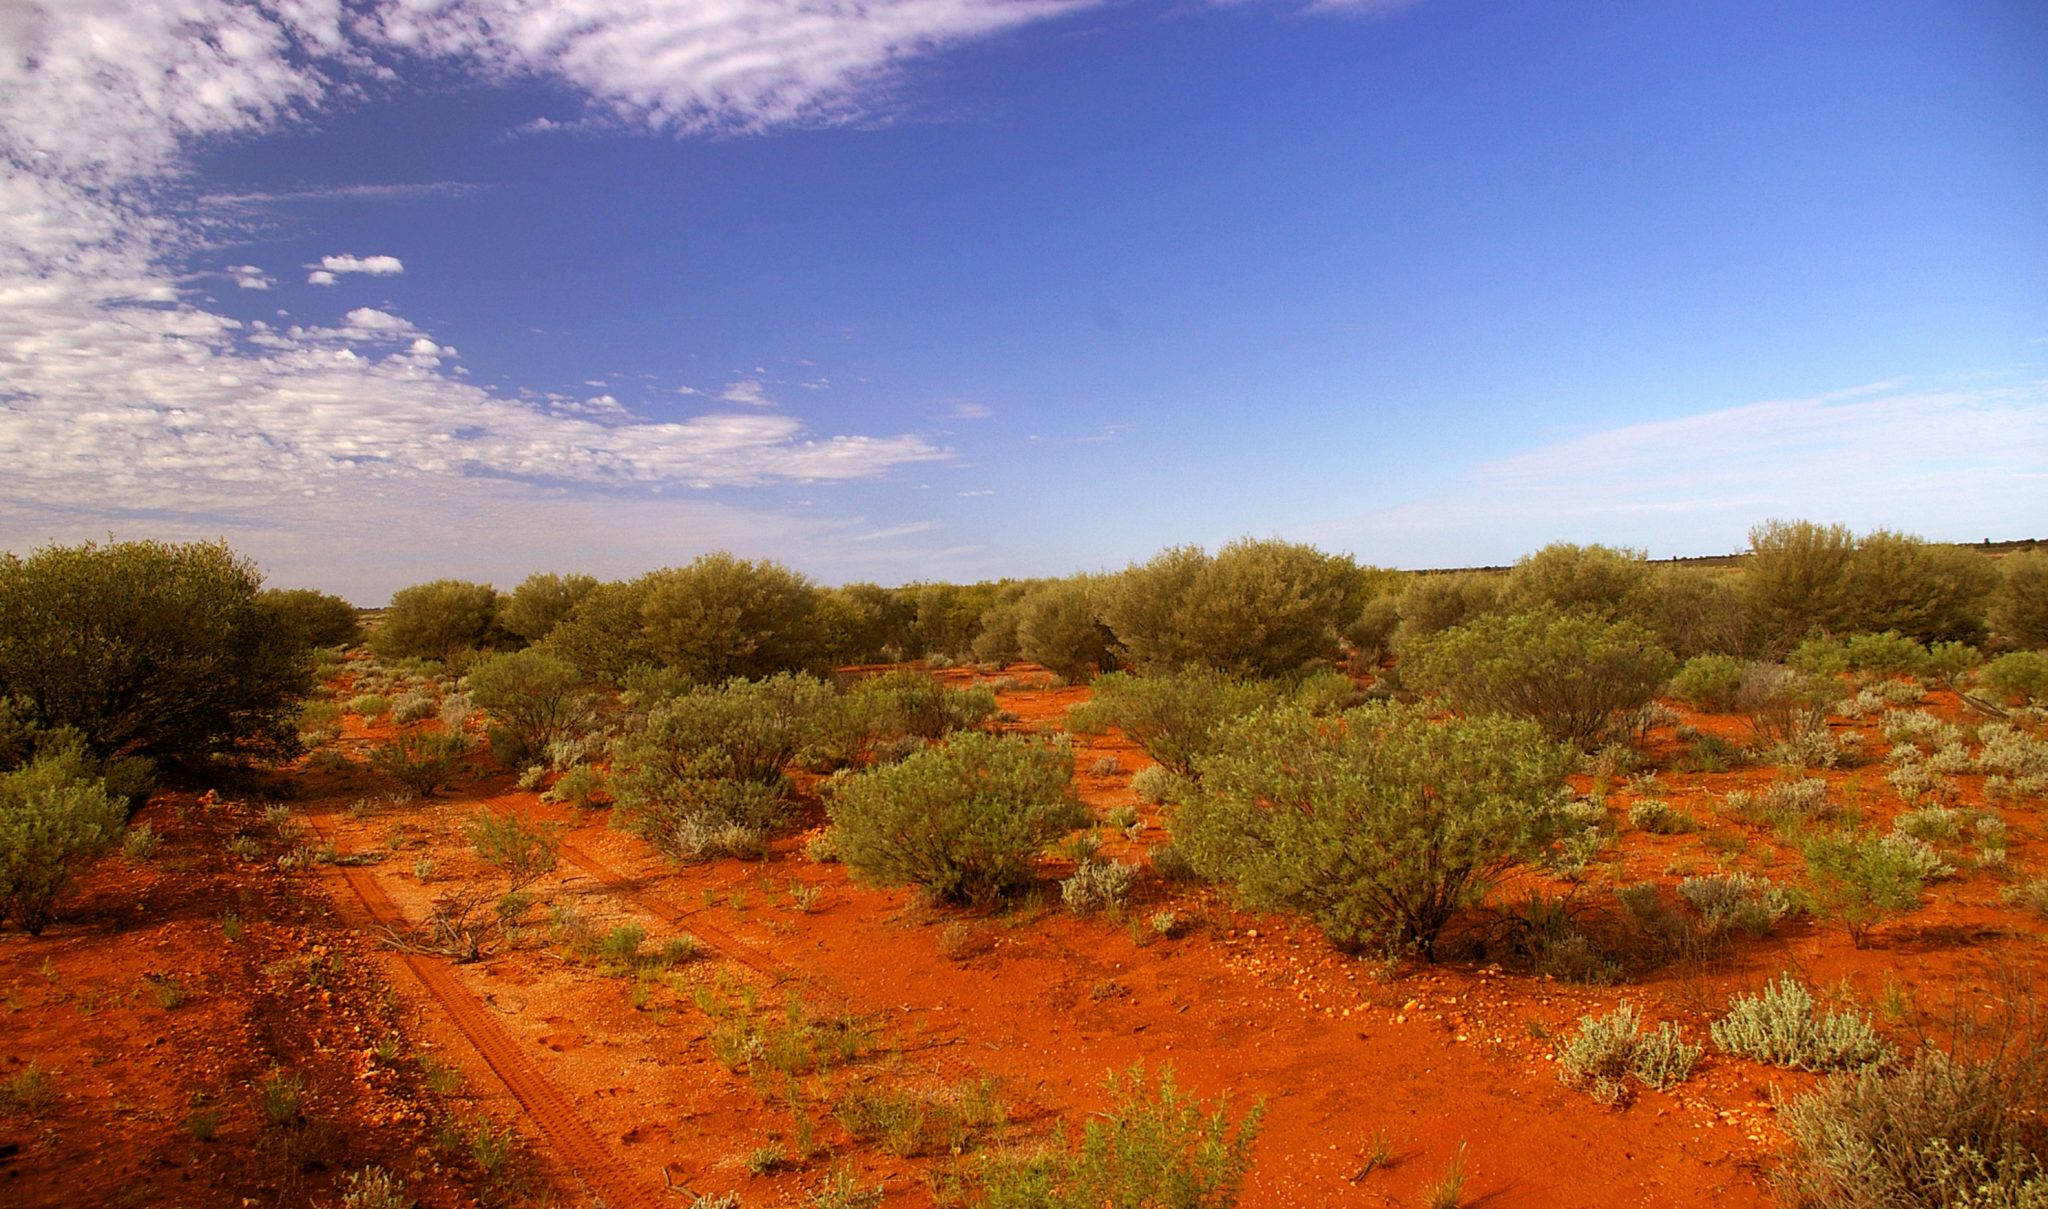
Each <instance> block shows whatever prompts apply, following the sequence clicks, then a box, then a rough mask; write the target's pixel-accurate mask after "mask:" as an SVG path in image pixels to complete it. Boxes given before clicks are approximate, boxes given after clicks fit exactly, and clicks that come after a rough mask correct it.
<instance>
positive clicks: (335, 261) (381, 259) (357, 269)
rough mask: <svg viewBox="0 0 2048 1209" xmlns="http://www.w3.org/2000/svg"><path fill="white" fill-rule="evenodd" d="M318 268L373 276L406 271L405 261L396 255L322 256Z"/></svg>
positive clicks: (326, 271)
mask: <svg viewBox="0 0 2048 1209" xmlns="http://www.w3.org/2000/svg"><path fill="white" fill-rule="evenodd" d="M306 267H307V268H309V269H310V268H314V267H315V266H313V265H307V266H306ZM318 268H319V271H321V272H323V273H333V274H341V273H364V274H367V275H369V276H371V277H396V276H398V275H399V274H400V273H403V272H405V264H404V262H403V261H401V260H399V259H398V257H396V256H322V257H321V258H320V264H319V266H318ZM321 284H323V285H325V284H329V283H327V282H322V283H321Z"/></svg>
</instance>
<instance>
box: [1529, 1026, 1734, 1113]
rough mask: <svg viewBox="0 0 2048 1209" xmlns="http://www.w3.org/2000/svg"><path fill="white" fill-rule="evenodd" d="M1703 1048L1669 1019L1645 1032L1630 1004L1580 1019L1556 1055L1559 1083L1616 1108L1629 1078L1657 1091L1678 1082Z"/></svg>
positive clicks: (1680, 1081) (1625, 1096)
mask: <svg viewBox="0 0 2048 1209" xmlns="http://www.w3.org/2000/svg"><path fill="white" fill-rule="evenodd" d="M1703 1048H1704V1047H1702V1046H1700V1045H1698V1044H1695V1043H1689V1042H1687V1041H1686V1040H1685V1034H1684V1033H1683V1032H1681V1031H1680V1030H1679V1028H1678V1026H1677V1025H1675V1024H1673V1023H1671V1022H1670V1021H1668V1020H1667V1021H1665V1022H1664V1023H1662V1024H1659V1025H1658V1026H1657V1027H1656V1029H1655V1030H1654V1031H1651V1032H1647V1033H1646V1032H1644V1031H1643V1022H1642V1017H1641V1016H1640V1015H1639V1014H1638V1013H1637V1012H1636V1008H1635V1005H1634V1004H1630V1003H1623V1004H1621V1005H1620V1006H1618V1007H1616V1008H1615V1009H1614V1010H1613V1011H1612V1012H1609V1013H1608V1014H1607V1015H1605V1016H1582V1017H1580V1018H1579V1028H1578V1031H1577V1032H1575V1033H1573V1034H1572V1035H1571V1036H1570V1037H1568V1038H1566V1039H1565V1043H1564V1045H1563V1046H1562V1047H1561V1048H1560V1049H1559V1051H1558V1055H1557V1061H1558V1078H1559V1079H1561V1080H1562V1081H1563V1082H1564V1083H1565V1084H1566V1085H1568V1086H1571V1087H1582V1088H1585V1089H1586V1090H1587V1091H1588V1092H1589V1093H1591V1095H1592V1096H1593V1098H1594V1099H1596V1100H1598V1101H1600V1102H1601V1103H1603V1104H1619V1103H1621V1102H1622V1101H1623V1100H1624V1099H1626V1098H1627V1096H1628V1083H1627V1080H1629V1079H1631V1078H1633V1079H1635V1080H1636V1081H1637V1082H1639V1083H1641V1084H1643V1085H1644V1086H1646V1087H1651V1088H1656V1089H1658V1090H1660V1091H1661V1090H1663V1089H1664V1088H1667V1087H1671V1086H1673V1085H1675V1084H1678V1083H1683V1082H1684V1081H1685V1080H1686V1078H1687V1077H1689V1076H1690V1075H1691V1074H1692V1068H1693V1064H1694V1063H1695V1062H1697V1061H1699V1057H1700V1052H1701V1050H1702V1049H1703Z"/></svg>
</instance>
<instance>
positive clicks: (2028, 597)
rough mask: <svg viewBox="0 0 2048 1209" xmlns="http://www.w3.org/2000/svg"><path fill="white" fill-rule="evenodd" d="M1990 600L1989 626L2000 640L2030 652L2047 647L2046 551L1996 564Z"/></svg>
mask: <svg viewBox="0 0 2048 1209" xmlns="http://www.w3.org/2000/svg"><path fill="white" fill-rule="evenodd" d="M1998 569H1999V572H2000V576H1999V583H1998V586H1997V587H1996V588H1994V589H1993V591H1992V596H1991V625H1992V628H1993V629H1994V630H1996V631H1997V632H1998V634H1999V636H2000V637H2002V638H2004V639H2005V640H2006V641H2007V642H2010V643H2012V644H2013V645H2015V646H2018V647H2022V648H2025V649H2029V650H2038V649H2040V648H2041V647H2048V551H2044V550H2026V551H2022V552H2020V553H2018V554H2009V555H2007V556H2006V557H2005V558H2003V559H2001V560H1999V568H1998Z"/></svg>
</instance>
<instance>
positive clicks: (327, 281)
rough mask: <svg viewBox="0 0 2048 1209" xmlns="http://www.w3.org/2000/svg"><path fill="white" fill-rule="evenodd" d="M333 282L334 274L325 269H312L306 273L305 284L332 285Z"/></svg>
mask: <svg viewBox="0 0 2048 1209" xmlns="http://www.w3.org/2000/svg"><path fill="white" fill-rule="evenodd" d="M334 282H335V277H334V274H332V273H330V272H328V271H327V270H326V269H314V270H313V271H312V272H310V273H308V274H306V284H307V285H333V284H334Z"/></svg>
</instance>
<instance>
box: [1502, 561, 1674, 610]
mask: <svg viewBox="0 0 2048 1209" xmlns="http://www.w3.org/2000/svg"><path fill="white" fill-rule="evenodd" d="M1648 560H1649V555H1647V554H1645V553H1644V552H1643V551H1641V550H1629V549H1616V548H1615V547H1612V546H1599V545H1594V546H1576V545H1573V544H1572V543H1570V542H1553V543H1551V544H1550V545H1548V546H1545V547H1543V548H1542V549H1541V550H1538V551H1537V552H1536V553H1534V554H1530V555H1526V556H1524V557H1523V558H1521V559H1520V560H1518V561H1517V562H1516V563H1515V568H1514V570H1512V571H1510V572H1509V573H1508V578H1507V582H1506V584H1505V585H1503V586H1502V588H1501V595H1500V607H1501V609H1502V610H1503V611H1505V612H1510V613H1520V612H1526V611H1528V610H1530V609H1538V608H1542V607H1544V606H1546V605H1547V606H1549V607H1551V608H1554V609H1556V610H1558V611H1559V612H1564V613H1572V612H1581V613H1591V614H1593V615H1594V616H1595V617H1598V618H1600V619H1601V620H1603V621H1619V620H1623V619H1626V620H1630V621H1647V619H1648V618H1647V615H1648V613H1649V611H1650V593H1651V577H1650V564H1649V561H1648Z"/></svg>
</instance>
